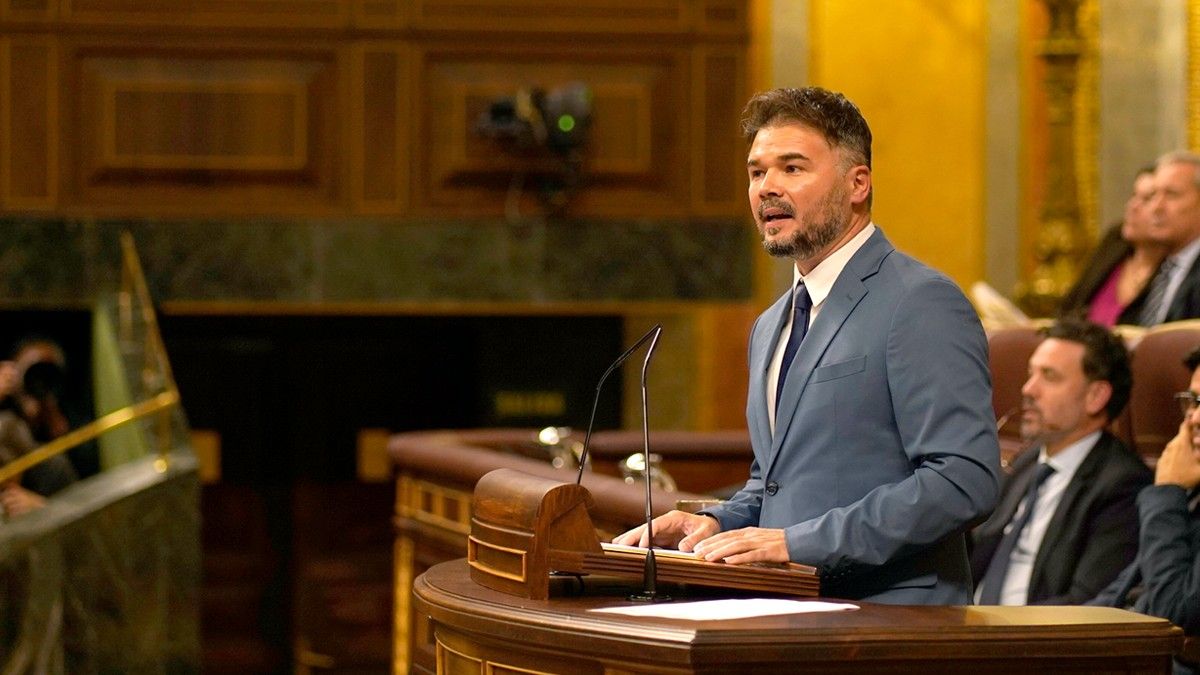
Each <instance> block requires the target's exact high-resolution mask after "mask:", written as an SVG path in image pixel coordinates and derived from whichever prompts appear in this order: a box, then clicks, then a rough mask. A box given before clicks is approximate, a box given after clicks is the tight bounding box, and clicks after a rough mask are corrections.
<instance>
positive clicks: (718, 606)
mask: <svg viewBox="0 0 1200 675" xmlns="http://www.w3.org/2000/svg"><path fill="white" fill-rule="evenodd" d="M848 609H858V605H852V604H850V603H847V602H824V601H821V600H782V599H777V598H737V599H732V600H700V601H697V602H668V603H662V604H653V603H652V604H647V605H626V606H621V607H602V608H599V609H593V610H590V611H592V612H602V613H605V614H622V615H625V616H650V617H655V618H660V619H687V620H689V621H720V620H723V619H748V618H751V617H755V616H776V615H780V614H808V613H812V612H840V611H844V610H848Z"/></svg>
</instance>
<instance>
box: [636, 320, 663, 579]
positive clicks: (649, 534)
mask: <svg viewBox="0 0 1200 675" xmlns="http://www.w3.org/2000/svg"><path fill="white" fill-rule="evenodd" d="M661 333H662V326H661V325H656V326H655V327H654V328H653V329H651V331H650V334H653V336H654V337H653V339H651V341H650V347H649V348H647V349H646V359H645V360H644V361H642V457H643V460H644V469H645V470H644V471H643V472H642V473H643V476H644V477H645V479H646V542H647V546H646V567H645V569H644V570H643V571H642V592H641V593H634V594H633V595H630V596H629V599H630V600H635V601H638V602H667V601H669V600H670V599H671V596H669V595H663V594H660V593H659V592H658V565H657V563H655V561H654V524H653V521H654V507H653V505H652V504H651V502H650V410H649V406H648V405H647V399H648V397H647V396H646V370H647V369H648V368H649V367H650V357H652V356H654V348H655V347H657V346H658V336H659V335H660V334H661ZM644 339H645V338H643V340H644ZM639 343H640V341H639Z"/></svg>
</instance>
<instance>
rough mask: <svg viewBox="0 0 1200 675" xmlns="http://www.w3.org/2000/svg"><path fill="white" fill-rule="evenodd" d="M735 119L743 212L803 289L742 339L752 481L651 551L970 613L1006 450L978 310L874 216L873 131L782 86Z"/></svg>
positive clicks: (627, 536) (831, 101)
mask: <svg viewBox="0 0 1200 675" xmlns="http://www.w3.org/2000/svg"><path fill="white" fill-rule="evenodd" d="M742 123H743V129H744V131H745V134H746V138H747V140H748V141H749V142H750V152H749V157H748V161H747V163H746V166H747V170H748V173H749V178H750V190H749V196H750V207H751V210H752V211H753V214H754V219H755V222H756V224H757V226H758V230H759V232H760V234H761V235H762V240H763V246H764V247H765V248H766V250H767V252H768V253H770V254H771V255H774V256H783V257H787V258H791V259H792V260H794V261H795V270H796V271H795V280H796V285H795V288H794V289H791V290H789V291H788V292H787V293H785V294H784V295H783V296H782V297H781V298H779V300H778V301H776V302H775V304H774V305H772V306H771V308H770V309H768V310H767V311H766V312H765V313H763V314H762V315H761V316H759V318H758V320H757V321H756V322H755V325H754V329H753V331H752V334H751V337H750V357H749V359H750V390H749V401H748V403H747V406H746V416H747V423H748V425H749V429H750V437H751V442H752V445H753V449H754V461H753V463H752V464H751V466H750V480H749V481H748V482H747V483H746V485H745V487H743V488H742V489H741V490H740V491H739V492H738V493H737V494H736V495H734V496H733V497H732V498H731V499H730V500H729V501H727V502H725V503H723V504H721V505H719V506H716V507H712V508H709V509H706V510H704V511H702V512H701V513H700V514H688V513H683V512H681V511H672V512H670V513H667V514H665V515H663V516H660V517H658V518H656V519H655V520H654V521H653V527H654V544H655V545H657V546H676V547H678V548H679V549H680V550H683V551H692V550H694V551H695V552H697V553H698V554H700V555H702V556H703V557H704V558H705V559H707V560H711V561H720V560H723V561H725V562H727V563H732V564H737V563H749V562H787V561H792V562H797V563H804V564H808V565H814V566H816V567H817V568H818V570H819V571H820V573H821V592H822V595H825V596H830V597H841V598H850V599H860V600H869V601H873V602H887V603H897V604H970V602H971V571H970V568H969V566H968V562H967V553H966V542H965V538H964V532H966V531H967V529H968V528H969V527H970V526H972V525H973V524H975V523H978V522H980V521H982V520H983V519H985V518H986V517H987V516H988V514H990V513H991V511H992V508H993V507H994V505H995V501H996V495H997V484H998V481H997V476H998V471H999V453H1000V451H999V446H998V445H997V441H996V428H995V421H994V420H993V418H992V414H993V413H992V406H991V400H992V391H991V381H990V375H989V372H988V362H987V342H986V339H985V337H984V334H983V329H982V327H981V326H980V323H979V320H978V318H977V316H976V314H975V311H974V309H972V307H971V305H970V303H968V302H967V300H966V298H965V297H964V296H963V294H962V292H961V291H960V290H959V289H958V287H957V286H956V285H955V284H954V283H953V282H952V281H950V279H948V278H947V277H946V276H945V275H943V274H941V273H939V272H937V271H935V270H932V269H930V268H929V267H926V266H925V265H923V264H921V263H920V262H918V261H916V260H914V259H913V258H910V257H909V256H907V255H905V254H903V253H900V252H899V251H897V250H896V249H895V248H894V247H893V246H892V244H891V243H890V242H889V241H888V240H887V238H886V237H885V236H884V235H883V232H882V230H880V229H879V228H877V227H876V226H875V225H874V224H873V223H872V222H871V197H872V195H871V131H870V129H869V128H868V126H867V122H866V120H865V119H863V117H862V114H861V113H860V112H859V110H858V108H857V107H856V106H855V105H854V104H853V103H851V102H850V101H849V100H847V99H846V98H845V97H844V96H842V95H841V94H837V93H833V92H829V91H826V90H824V89H820V88H817V87H808V88H804V89H775V90H772V91H767V92H764V93H760V94H758V95H756V96H755V97H754V98H752V99H751V100H750V102H749V103H748V104H747V105H746V109H745V111H744V112H743V120H742ZM943 188H944V186H942V187H939V188H935V187H934V186H932V185H931V189H943ZM900 198H903V197H900ZM931 226H933V227H944V226H946V224H945V223H942V224H932V225H931ZM645 534H646V533H645V526H644V525H643V526H641V527H639V528H635V529H633V530H630V531H629V532H626V533H624V534H622V535H621V536H619V537H617V538H616V539H615V540H614V541H615V542H616V543H619V544H631V545H641V546H646V545H648V543H649V542H647V541H646V536H645Z"/></svg>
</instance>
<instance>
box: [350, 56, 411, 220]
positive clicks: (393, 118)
mask: <svg viewBox="0 0 1200 675" xmlns="http://www.w3.org/2000/svg"><path fill="white" fill-rule="evenodd" d="M350 60H351V61H352V68H353V70H352V74H351V75H350V77H349V82H350V87H351V90H352V93H351V96H350V116H351V119H353V120H355V121H356V124H354V125H347V126H348V127H352V130H350V133H351V134H352V136H351V138H350V142H349V147H350V152H351V157H350V162H349V164H350V166H351V176H350V187H351V194H352V195H353V199H354V206H355V210H356V211H358V212H360V213H400V212H403V211H404V210H405V209H406V207H407V205H408V167H409V164H410V162H411V150H410V146H411V141H410V138H409V131H408V130H409V120H410V114H409V102H410V101H411V100H412V98H413V94H412V87H413V85H412V78H411V77H410V73H409V60H410V56H409V49H408V48H407V47H406V46H404V45H399V46H397V45H396V44H395V43H392V42H365V43H360V44H356V45H355V46H354V48H353V51H352V56H351V59H350Z"/></svg>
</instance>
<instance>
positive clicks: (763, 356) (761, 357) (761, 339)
mask: <svg viewBox="0 0 1200 675" xmlns="http://www.w3.org/2000/svg"><path fill="white" fill-rule="evenodd" d="M791 309H792V292H791V289H788V292H786V293H784V294H783V296H782V297H780V298H779V299H778V300H776V301H775V304H774V305H771V308H770V309H768V310H767V312H766V314H765V315H763V318H762V323H763V327H764V329H763V330H760V331H756V333H755V335H754V342H755V343H754V344H753V345H751V349H750V353H752V354H757V355H758V360H757V361H756V362H755V363H752V364H750V367H751V368H753V369H754V370H753V373H754V377H753V383H754V386H752V387H751V388H750V392H749V396H750V405H749V406H748V408H749V410H750V411H752V413H753V417H752V418H751V419H750V431H751V433H752V434H753V435H754V436H755V437H756V439H755V440H757V441H759V442H757V443H755V444H754V447H758V448H770V447H771V420H770V418H769V417H768V416H767V415H768V412H767V405H768V401H767V384H768V381H767V374H768V371H770V369H771V360H772V359H773V358H774V357H775V349H776V347H777V345H778V344H779V337H780V334H781V333H782V332H783V327H784V325H786V324H787V318H788V314H789V313H790V311H791Z"/></svg>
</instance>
